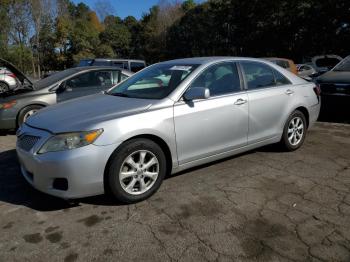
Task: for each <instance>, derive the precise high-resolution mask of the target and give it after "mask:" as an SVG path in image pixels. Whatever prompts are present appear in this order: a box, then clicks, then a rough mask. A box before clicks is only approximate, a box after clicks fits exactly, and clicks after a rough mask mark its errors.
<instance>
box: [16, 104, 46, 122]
mask: <svg viewBox="0 0 350 262" xmlns="http://www.w3.org/2000/svg"><path fill="white" fill-rule="evenodd" d="M28 106H41V107H47V106H48V104H45V103H42V102H35V103H30V104H26V105H24V106H22V107H21V109H19V110H18V112H17V115H16V127H17V128H18V118H19V115H20V114H21V113H22V111H23V110H24V109H25V108H27V107H28Z"/></svg>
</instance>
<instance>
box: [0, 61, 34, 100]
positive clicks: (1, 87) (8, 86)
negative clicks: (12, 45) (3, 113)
mask: <svg viewBox="0 0 350 262" xmlns="http://www.w3.org/2000/svg"><path fill="white" fill-rule="evenodd" d="M30 83H31V81H30V80H29V79H28V78H27V77H26V76H25V75H24V74H23V73H22V72H21V71H20V70H19V69H18V68H16V67H15V66H14V65H13V64H11V63H10V62H8V61H6V60H4V59H1V58H0V94H1V93H5V92H9V91H11V90H14V89H16V88H18V87H21V86H24V85H27V84H30Z"/></svg>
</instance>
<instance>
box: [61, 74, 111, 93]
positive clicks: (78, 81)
mask: <svg viewBox="0 0 350 262" xmlns="http://www.w3.org/2000/svg"><path fill="white" fill-rule="evenodd" d="M112 85H113V78H112V72H111V71H92V72H87V73H83V74H80V75H77V76H75V77H73V78H71V79H69V80H67V81H66V86H67V87H68V88H72V89H76V88H86V87H100V88H109V87H111V86H112Z"/></svg>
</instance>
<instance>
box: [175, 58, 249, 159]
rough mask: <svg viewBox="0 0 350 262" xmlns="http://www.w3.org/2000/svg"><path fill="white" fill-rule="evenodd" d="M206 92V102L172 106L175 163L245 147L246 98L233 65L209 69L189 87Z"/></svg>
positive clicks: (235, 67) (246, 137)
mask: <svg viewBox="0 0 350 262" xmlns="http://www.w3.org/2000/svg"><path fill="white" fill-rule="evenodd" d="M192 87H205V88H208V89H209V91H210V97H209V98H208V99H198V100H193V101H184V100H183V99H181V100H180V101H178V102H177V103H175V105H174V122H175V133H176V144H177V152H178V161H179V164H180V165H182V164H186V163H189V162H192V161H195V160H199V159H203V158H206V157H209V156H213V155H215V154H220V153H224V152H227V151H230V150H233V149H236V148H239V147H242V146H245V145H247V141H248V97H247V94H246V92H245V91H244V90H243V89H242V88H241V81H240V77H239V74H238V70H237V66H236V64H235V63H234V62H223V63H218V64H215V65H212V66H210V67H209V68H208V69H206V70H205V71H203V72H202V73H200V75H199V76H198V77H197V78H196V79H195V80H194V81H193V82H192V83H191V84H190V86H189V88H192Z"/></svg>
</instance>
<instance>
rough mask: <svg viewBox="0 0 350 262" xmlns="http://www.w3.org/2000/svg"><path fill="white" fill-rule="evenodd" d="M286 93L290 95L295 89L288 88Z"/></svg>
mask: <svg viewBox="0 0 350 262" xmlns="http://www.w3.org/2000/svg"><path fill="white" fill-rule="evenodd" d="M286 94H287V95H289V96H290V95H292V94H294V91H293V90H290V89H287V91H286Z"/></svg>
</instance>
